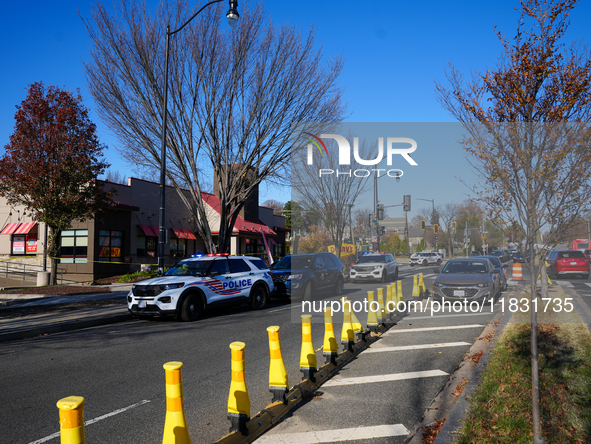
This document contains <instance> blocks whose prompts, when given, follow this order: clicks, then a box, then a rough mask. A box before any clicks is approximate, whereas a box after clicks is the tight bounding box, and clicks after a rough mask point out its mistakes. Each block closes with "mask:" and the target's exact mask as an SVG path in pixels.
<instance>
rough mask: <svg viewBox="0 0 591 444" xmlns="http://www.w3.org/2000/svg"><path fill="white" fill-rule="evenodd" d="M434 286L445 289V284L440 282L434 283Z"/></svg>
mask: <svg viewBox="0 0 591 444" xmlns="http://www.w3.org/2000/svg"><path fill="white" fill-rule="evenodd" d="M433 286H434V287H443V284H440V283H439V282H433Z"/></svg>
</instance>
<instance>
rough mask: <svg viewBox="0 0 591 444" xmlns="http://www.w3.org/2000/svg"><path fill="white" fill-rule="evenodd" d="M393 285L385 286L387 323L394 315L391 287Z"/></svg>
mask: <svg viewBox="0 0 591 444" xmlns="http://www.w3.org/2000/svg"><path fill="white" fill-rule="evenodd" d="M394 285H395V284H388V285H387V286H386V302H385V304H386V318H387V319H388V321H390V320H392V316H393V315H394V311H395V308H394V301H393V300H392V287H393V286H394Z"/></svg>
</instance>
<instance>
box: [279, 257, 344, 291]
mask: <svg viewBox="0 0 591 444" xmlns="http://www.w3.org/2000/svg"><path fill="white" fill-rule="evenodd" d="M343 268H344V267H343V264H342V263H341V261H340V260H339V258H338V257H336V256H335V255H334V254H332V253H311V254H291V255H288V256H285V257H284V258H283V259H281V260H280V261H279V262H277V263H276V264H275V265H273V266H272V267H271V275H272V277H273V283H274V284H275V291H274V293H273V295H274V296H282V295H287V296H289V297H291V296H292V295H296V296H298V297H303V299H304V300H308V301H309V300H311V297H312V294H313V293H316V292H322V291H327V290H330V291H332V292H333V293H334V294H335V295H340V294H343V289H344V286H345V278H344V276H343Z"/></svg>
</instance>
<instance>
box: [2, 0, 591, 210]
mask: <svg viewBox="0 0 591 444" xmlns="http://www.w3.org/2000/svg"><path fill="white" fill-rule="evenodd" d="M93 3H94V2H90V1H82V0H78V1H71V0H62V1H59V2H42V1H38V0H35V1H29V2H9V3H7V4H6V5H5V6H4V8H3V9H4V11H3V12H4V17H5V20H4V25H3V27H2V28H0V38H1V41H2V42H3V51H2V55H3V68H4V69H3V70H2V71H1V72H0V80H1V84H2V88H1V96H0V105H1V106H0V147H2V148H1V151H0V154H1V153H3V151H4V145H5V144H6V143H8V140H9V136H10V134H11V133H12V131H13V128H14V113H15V106H16V105H17V104H19V103H20V102H21V101H22V100H23V99H24V98H25V96H26V89H27V87H28V85H29V84H31V83H33V82H35V81H39V80H41V81H43V82H44V83H45V84H52V85H57V86H61V87H65V88H67V89H70V90H75V89H76V88H80V90H81V93H82V96H83V98H84V102H85V104H86V106H87V107H89V108H90V110H91V118H92V120H93V121H94V122H95V123H97V125H98V128H99V137H100V139H101V141H102V142H103V143H105V144H107V145H108V146H109V147H114V146H116V145H117V140H116V139H115V138H114V137H113V136H112V135H111V134H110V133H109V130H108V128H106V127H105V125H104V124H103V123H102V122H101V121H100V118H99V117H98V115H97V114H96V113H94V111H93V108H94V104H93V101H92V97H91V96H90V93H89V92H88V88H87V85H86V79H85V77H84V74H83V69H82V62H83V60H88V58H89V55H88V54H89V50H90V41H89V38H88V35H87V32H86V29H85V27H84V25H83V23H82V20H81V18H80V15H82V16H84V17H87V16H88V14H89V11H90V9H91V7H92V4H93ZM105 3H106V4H109V5H110V4H111V3H110V1H108V2H105ZM147 3H148V4H149V5H154V6H155V5H156V4H157V3H158V2H156V1H148V2H147ZM204 3H205V2H204V1H199V2H195V5H196V7H197V6H198V5H202V4H204ZM246 3H247V0H241V1H240V2H239V11H240V5H242V4H246ZM263 3H264V4H265V7H266V9H267V11H268V13H269V15H270V17H271V18H272V19H273V21H275V22H278V23H282V22H288V23H290V24H292V25H294V26H296V27H297V28H301V29H302V31H303V32H306V31H307V30H308V29H309V27H310V26H311V25H312V24H314V26H315V27H316V30H317V43H318V44H319V45H322V47H323V50H324V53H325V55H326V56H327V57H330V56H334V55H337V54H342V55H343V56H344V57H345V61H346V63H345V69H344V71H343V74H342V76H341V77H340V80H339V83H340V85H341V86H342V87H344V88H345V96H344V97H345V100H346V101H347V102H348V105H349V111H350V117H349V118H348V121H350V122H453V121H454V120H453V118H452V117H451V116H450V115H448V114H447V112H446V111H445V110H443V109H442V108H441V106H440V105H439V103H438V102H437V100H436V97H435V93H434V86H435V85H434V81H436V80H437V81H442V82H444V81H445V77H444V70H445V68H446V66H447V64H448V62H452V63H453V64H454V65H455V66H456V67H457V68H459V69H460V70H461V71H464V72H466V71H469V70H470V69H473V70H485V69H486V68H487V67H490V68H493V67H494V66H495V64H496V62H497V60H498V56H499V55H500V53H501V49H502V48H501V46H500V43H499V41H498V39H497V37H496V36H495V34H494V30H493V28H494V26H495V25H496V26H497V29H499V30H500V31H502V32H503V33H504V34H505V35H506V36H508V37H512V36H513V35H514V32H515V29H516V25H517V19H518V13H517V11H515V10H514V8H516V7H518V6H519V2H518V1H517V0H499V1H496V2H486V3H485V2H475V1H473V0H472V1H465V0H455V1H454V2H435V1H416V2H376V1H366V2H358V1H356V2H353V1H349V0H345V1H342V2H325V1H318V0H299V1H293V2H288V1H265V2H263ZM79 14H80V15H79ZM589 19H591V2H580V3H579V4H577V6H576V7H575V9H574V11H573V13H572V15H571V27H570V28H569V32H568V34H567V41H571V40H580V39H585V38H586V30H587V29H588V22H589ZM386 136H387V135H386ZM398 136H401V137H404V135H398ZM106 155H107V158H108V161H109V162H110V163H111V164H112V168H113V169H115V170H118V171H120V172H121V173H123V174H125V175H128V171H129V166H127V165H125V164H124V163H123V162H122V161H121V160H120V159H119V158H118V157H117V154H116V152H115V151H114V150H113V149H109V150H108V151H107V153H106ZM413 158H414V159H415V160H416V161H417V163H418V164H419V165H418V166H417V167H413V168H414V170H413V171H412V174H408V175H407V176H406V177H405V178H404V179H403V180H401V181H400V182H399V183H397V184H396V183H395V182H394V181H391V183H388V182H387V181H388V179H383V180H380V181H379V186H380V197H381V198H382V201H383V202H384V203H385V204H386V205H392V204H396V203H400V201H401V200H402V195H404V194H410V195H412V197H413V211H412V212H411V214H409V217H412V216H413V215H414V214H416V210H418V209H420V208H425V207H430V203H429V202H421V201H415V200H414V199H415V198H416V197H421V198H425V199H435V204H436V205H439V204H444V203H447V202H456V203H459V202H461V201H462V200H464V199H465V198H466V193H467V192H468V190H467V188H466V187H465V185H462V184H461V183H460V181H459V180H458V179H457V178H462V179H463V180H464V181H466V182H468V183H474V182H475V181H476V178H475V176H474V174H473V173H472V172H471V171H470V168H469V166H468V164H467V161H466V160H465V158H464V154H463V151H462V149H461V148H460V147H459V145H457V144H445V145H444V146H437V145H436V144H433V145H429V144H427V146H420V145H419V146H418V148H417V151H416V152H415V155H413ZM405 173H407V170H405ZM289 196H290V193H289V190H288V189H284V190H276V189H271V188H263V195H262V196H261V202H262V201H264V200H266V199H268V198H275V199H277V200H281V201H285V200H288V199H289ZM369 199H370V202H371V197H370V198H369ZM366 206H371V205H366ZM389 215H390V216H394V217H397V216H401V215H402V212H401V210H397V209H392V210H391V211H390V212H389Z"/></svg>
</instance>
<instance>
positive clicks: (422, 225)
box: [421, 220, 427, 230]
mask: <svg viewBox="0 0 591 444" xmlns="http://www.w3.org/2000/svg"><path fill="white" fill-rule="evenodd" d="M426 226H427V224H426V223H425V221H424V220H421V230H424V229H425V228H426Z"/></svg>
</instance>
